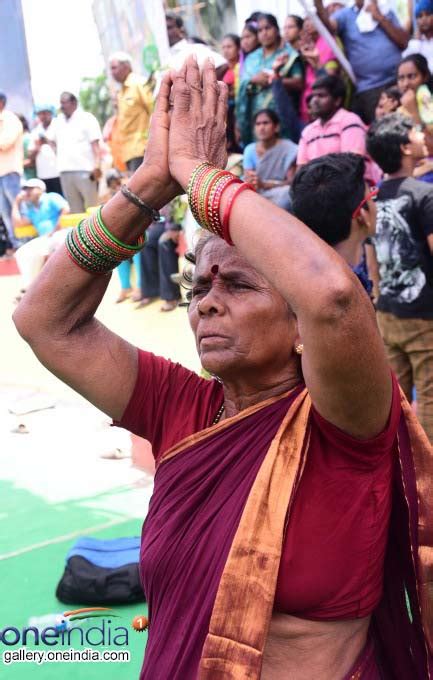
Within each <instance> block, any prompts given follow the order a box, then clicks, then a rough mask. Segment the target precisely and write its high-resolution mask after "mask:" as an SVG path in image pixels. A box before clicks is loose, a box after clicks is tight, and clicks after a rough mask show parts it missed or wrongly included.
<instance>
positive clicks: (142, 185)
mask: <svg viewBox="0 0 433 680" xmlns="http://www.w3.org/2000/svg"><path fill="white" fill-rule="evenodd" d="M129 187H130V188H131V190H132V191H134V193H136V194H138V195H139V196H140V198H141V199H142V200H143V201H145V202H146V203H148V204H149V205H150V206H152V207H154V208H160V207H162V206H163V205H165V203H166V202H167V200H170V199H171V198H172V197H173V196H172V194H171V195H170V196H169V195H168V194H167V187H164V186H161V185H160V184H155V181H154V180H153V173H152V172H150V171H147V170H146V169H144V168H143V170H142V171H139V172H137V173H136V174H135V175H134V177H133V178H132V179H131V181H130V182H129ZM102 218H103V220H104V222H105V224H106V226H107V228H108V229H109V230H110V232H111V233H112V234H113V236H115V237H116V238H118V239H119V240H121V241H123V242H125V243H127V244H132V243H134V242H136V241H137V239H138V237H139V236H140V235H142V234H143V232H144V230H145V229H146V227H147V226H149V224H150V218H149V217H148V216H147V215H144V214H143V213H142V212H141V210H140V209H139V208H137V207H136V206H135V205H133V204H132V203H130V202H129V201H128V200H127V199H126V198H125V197H124V196H123V195H122V194H120V193H119V194H116V195H115V196H114V197H113V198H112V199H111V200H110V201H109V202H108V203H107V204H106V205H105V206H104V208H103V209H102ZM109 280H110V275H104V274H102V275H101V274H92V273H90V272H87V271H84V270H82V269H81V268H80V267H78V266H77V265H76V264H75V263H74V262H72V261H71V260H70V258H69V256H68V254H67V251H66V247H61V248H59V249H58V250H57V251H56V252H55V253H54V254H53V255H52V257H50V259H49V260H48V262H47V264H46V265H45V267H44V268H43V270H42V272H41V274H40V275H39V277H38V278H37V279H36V281H35V282H34V283H33V285H32V286H31V287H30V288H29V290H28V291H27V293H26V295H25V296H24V298H23V300H22V302H21V303H20V305H19V306H18V307H17V309H16V312H15V314H14V321H15V324H16V326H17V328H18V331H19V332H20V333H21V335H23V336H24V337H26V339H27V340H29V341H30V340H31V338H34V337H35V336H38V337H41V336H43V335H45V336H48V335H49V336H56V337H59V336H65V335H68V334H70V333H71V332H73V331H75V330H77V329H79V328H80V330H81V331H82V330H83V329H82V327H83V325H84V324H86V323H90V322H91V320H92V319H93V316H94V314H95V312H96V310H97V308H98V306H99V304H100V302H101V300H102V298H103V296H104V293H105V291H106V288H107V286H108V283H109Z"/></svg>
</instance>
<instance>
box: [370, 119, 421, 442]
mask: <svg viewBox="0 0 433 680" xmlns="http://www.w3.org/2000/svg"><path fill="white" fill-rule="evenodd" d="M367 150H368V153H369V154H370V155H371V157H372V158H373V160H375V161H376V163H378V165H379V166H380V167H381V168H382V170H383V171H384V172H385V173H387V179H386V180H384V181H383V182H382V184H381V186H380V190H379V194H378V197H377V221H376V235H375V236H374V239H373V241H374V245H375V247H376V255H377V260H378V265H379V275H380V283H379V293H380V294H379V298H378V301H377V310H378V312H377V318H378V323H379V327H380V329H381V332H382V336H383V339H384V342H385V346H386V349H387V353H388V358H389V361H390V364H391V366H392V368H393V370H394V371H395V373H396V375H397V377H398V379H399V382H400V385H401V387H402V388H403V390H404V392H405V394H406V396H407V398H408V399H409V401H411V399H412V390H413V387H415V388H416V393H417V405H418V417H419V420H420V422H421V424H422V425H423V427H424V429H425V431H426V433H427V435H428V437H429V439H430V441H431V442H432V443H433V256H432V253H433V186H432V185H431V184H428V183H426V182H421V181H419V180H416V179H414V178H413V177H412V173H413V170H414V167H415V165H416V164H417V162H419V161H420V160H421V159H422V158H424V157H425V156H426V155H427V149H426V146H425V140H424V133H423V132H422V131H421V130H419V129H418V127H417V126H415V125H414V124H413V122H412V121H411V120H410V119H409V118H404V117H403V116H401V115H400V114H397V113H394V114H391V115H389V116H385V117H384V118H382V119H380V120H378V121H376V122H375V123H373V125H372V126H371V127H370V130H369V131H368V135H367Z"/></svg>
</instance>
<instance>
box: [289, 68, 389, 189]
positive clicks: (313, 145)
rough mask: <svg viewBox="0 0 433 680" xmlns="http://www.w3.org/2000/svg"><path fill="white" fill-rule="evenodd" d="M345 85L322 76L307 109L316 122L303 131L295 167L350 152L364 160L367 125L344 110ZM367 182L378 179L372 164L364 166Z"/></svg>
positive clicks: (314, 87) (334, 78) (317, 81)
mask: <svg viewBox="0 0 433 680" xmlns="http://www.w3.org/2000/svg"><path fill="white" fill-rule="evenodd" d="M344 95H345V86H344V82H343V81H342V80H341V78H339V77H338V76H322V77H321V78H318V79H317V80H316V82H315V83H314V85H313V88H312V97H311V102H310V106H311V109H312V111H313V114H314V115H315V116H317V119H316V120H314V121H313V122H312V123H310V124H309V125H307V127H305V128H304V129H303V131H302V135H301V140H300V142H299V151H298V160H297V164H298V165H304V164H305V163H308V162H309V161H312V160H313V159H314V158H319V156H324V155H325V154H328V153H339V152H342V151H352V152H353V153H359V154H360V155H361V156H363V157H365V155H366V150H365V135H366V131H367V127H366V125H364V123H363V122H362V120H361V119H360V117H359V116H357V115H356V113H352V112H351V111H347V110H346V109H344V108H343V101H344ZM366 179H369V180H370V181H371V182H372V183H373V184H375V183H376V181H377V180H378V179H379V177H378V174H377V171H376V170H375V168H374V165H373V164H372V163H371V162H367V163H366Z"/></svg>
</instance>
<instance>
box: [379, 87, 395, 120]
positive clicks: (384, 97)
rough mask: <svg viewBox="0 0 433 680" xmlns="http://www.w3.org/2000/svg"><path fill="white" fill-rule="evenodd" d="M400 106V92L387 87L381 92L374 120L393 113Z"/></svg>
mask: <svg viewBox="0 0 433 680" xmlns="http://www.w3.org/2000/svg"><path fill="white" fill-rule="evenodd" d="M399 106H400V92H399V91H398V88H397V87H394V86H393V87H388V88H387V89H386V90H384V91H383V92H382V94H381V95H380V97H379V101H378V102H377V106H376V113H375V119H376V120H378V119H379V118H383V117H384V116H386V115H388V113H394V112H395V111H397V109H398V108H399Z"/></svg>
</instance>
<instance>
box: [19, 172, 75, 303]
mask: <svg viewBox="0 0 433 680" xmlns="http://www.w3.org/2000/svg"><path fill="white" fill-rule="evenodd" d="M68 212H69V206H68V204H67V202H66V201H65V199H64V198H63V196H60V194H56V193H48V194H47V193H46V186H45V183H44V182H43V181H42V180H41V179H28V180H23V184H22V191H21V192H20V193H19V194H18V196H17V197H16V199H15V202H14V205H13V209H12V217H13V221H14V225H15V226H19V225H21V224H28V223H29V222H30V224H33V226H34V227H35V228H36V230H37V232H38V236H37V237H36V238H33V239H32V240H31V241H28V242H27V243H25V244H24V245H23V246H21V247H20V248H18V250H17V252H16V253H15V259H16V261H17V265H18V269H19V270H20V273H21V276H22V290H23V291H25V290H26V289H27V288H28V287H29V286H30V284H31V283H32V281H33V280H34V279H35V278H36V276H37V275H38V274H39V272H40V271H41V269H42V267H43V265H44V264H45V260H46V258H47V257H48V256H49V255H50V254H51V253H52V252H54V250H55V249H56V248H58V246H59V245H61V244H62V243H64V241H65V239H66V234H67V230H66V229H61V228H60V218H61V216H62V215H65V214H66V213H68Z"/></svg>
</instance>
